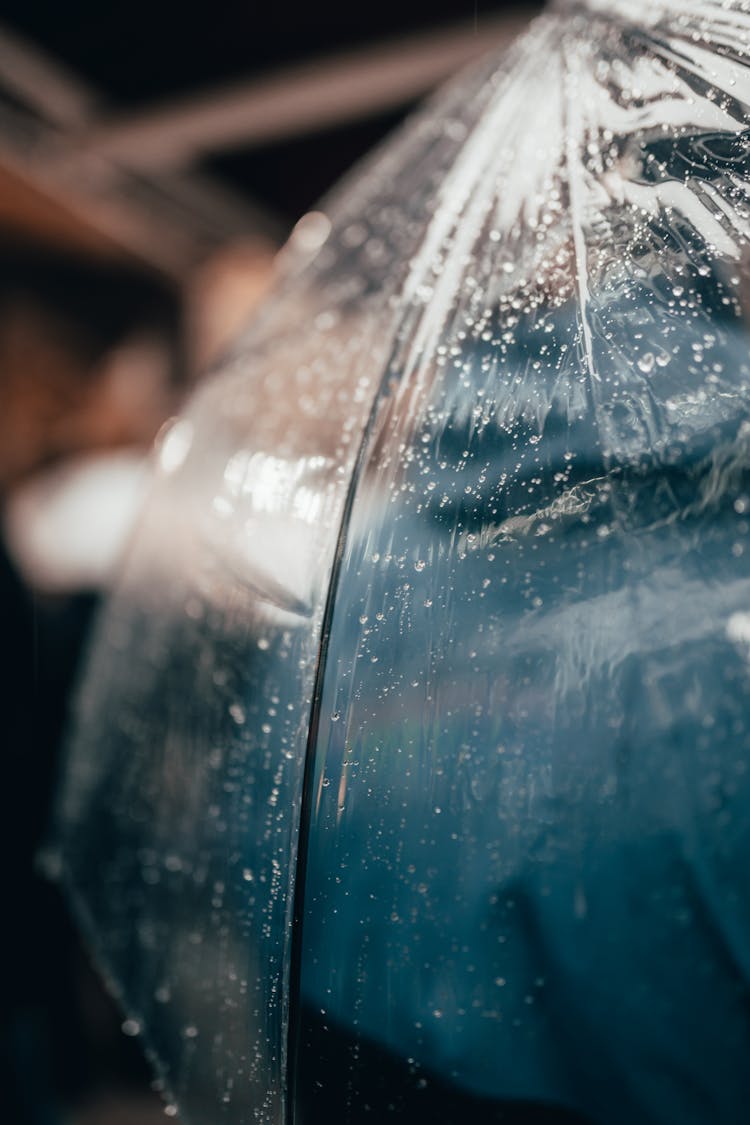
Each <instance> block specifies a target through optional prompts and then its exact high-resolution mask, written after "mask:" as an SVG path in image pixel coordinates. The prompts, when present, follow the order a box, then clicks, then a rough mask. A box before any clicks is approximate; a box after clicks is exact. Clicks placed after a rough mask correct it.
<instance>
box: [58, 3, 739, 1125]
mask: <svg viewBox="0 0 750 1125" xmlns="http://www.w3.org/2000/svg"><path fill="white" fill-rule="evenodd" d="M744 7H745V6H744V5H743V4H741V3H739V2H736V3H735V2H731V0H730V2H721V3H719V2H718V0H716V2H714V0H695V2H691V3H688V4H685V3H684V0H680V2H679V3H677V0H675V2H674V3H672V2H670V3H652V2H650V0H649V3H646V2H645V0H629V2H626V0H618V2H617V3H615V2H614V0H612V2H611V3H610V2H609V0H589V2H588V3H586V4H583V3H575V4H574V3H569V4H565V3H563V4H558V5H557V6H556V7H555V9H554V10H553V11H552V12H551V13H550V14H548V15H545V16H543V17H542V18H541V19H540V20H539V21H537V23H536V24H535V25H534V26H533V28H532V29H531V30H530V32H529V33H528V34H527V35H526V36H525V37H524V38H523V39H522V40H521V41H520V42H519V43H518V44H517V45H516V47H515V48H514V49H513V50H512V52H511V53H510V54H509V55H508V56H507V57H505V58H504V59H503V60H500V61H498V60H497V59H490V60H488V61H486V62H485V63H484V64H483V65H481V66H480V67H479V68H475V69H474V70H473V71H471V72H470V73H468V74H466V75H464V76H463V77H461V78H460V79H459V80H458V81H457V82H455V83H454V84H453V85H452V86H451V87H449V88H448V90H447V91H445V92H444V93H443V94H442V95H440V96H439V97H438V98H437V99H436V100H435V101H434V102H433V103H432V104H431V105H430V106H428V108H427V109H426V111H424V112H423V113H422V115H421V116H419V117H418V118H416V120H414V121H412V122H411V123H410V124H409V125H408V126H407V128H406V129H405V130H404V131H403V132H402V133H401V134H400V135H398V136H397V137H396V138H395V140H393V141H392V142H391V143H390V144H389V145H388V146H386V148H385V149H384V150H383V151H382V152H381V153H379V154H377V155H376V157H375V158H374V159H373V160H372V161H371V162H370V163H369V165H368V166H367V167H365V168H364V169H362V170H361V171H360V172H359V174H358V175H357V176H356V177H355V178H354V180H353V181H352V182H351V183H350V184H349V185H347V186H345V187H344V189H343V190H342V191H341V193H340V194H339V195H338V196H337V197H336V198H335V199H332V200H331V201H330V202H329V203H326V204H325V205H324V211H321V212H318V213H315V214H312V215H310V216H308V217H307V218H306V219H305V220H304V221H303V222H302V224H301V225H300V227H299V228H298V229H297V231H296V232H295V235H294V237H293V239H292V242H291V244H290V246H289V248H288V249H287V251H286V253H285V259H284V262H283V264H282V277H281V279H280V282H279V285H278V287H277V291H276V294H275V296H274V297H273V298H272V299H271V301H270V302H269V303H268V305H267V307H266V308H265V311H264V312H263V313H262V315H261V316H260V317H259V318H258V320H257V322H256V323H255V324H254V325H253V326H252V328H251V329H250V330H249V331H248V333H247V334H246V335H245V337H244V338H243V339H242V340H241V341H240V342H239V344H238V345H237V347H236V348H235V351H234V353H233V354H232V355H231V356H230V357H229V359H228V360H227V362H226V363H225V364H224V366H223V367H222V369H221V370H220V371H219V372H218V373H216V374H215V375H214V377H213V378H211V379H209V380H208V381H207V382H206V383H205V385H204V386H203V387H202V388H201V389H200V391H199V392H198V394H197V395H196V397H195V398H194V400H193V401H192V403H191V404H190V405H189V406H188V409H187V410H186V412H185V413H184V415H183V416H182V417H181V418H180V419H179V420H178V421H177V422H176V423H175V424H174V426H173V427H172V428H171V429H170V430H169V432H168V433H167V434H166V435H165V436H164V438H163V440H162V441H161V443H160V447H159V450H158V459H159V479H158V481H157V484H156V486H155V488H154V489H153V493H152V495H151V498H150V500H149V502H148V504H147V506H146V508H145V511H144V514H143V517H142V519H141V523H140V526H139V529H138V531H137V534H136V536H135V538H134V540H133V543H132V545H131V548H130V550H129V552H128V555H127V558H126V560H125V563H124V567H123V571H122V576H121V580H120V583H119V586H118V589H117V591H116V593H115V595H114V597H113V598H112V600H111V602H110V604H109V606H108V608H107V610H106V612H105V613H104V615H103V617H102V620H101V622H100V625H99V629H98V635H97V637H96V639H95V643H94V646H93V649H92V654H91V659H90V664H89V669H88V674H87V676H86V679H85V683H84V686H83V690H82V693H81V698H80V702H79V706H78V713H77V720H76V724H75V729H74V732H73V737H72V745H71V753H70V760H69V764H68V769H67V773H66V777H65V784H64V786H63V792H62V796H61V799H60V808H59V817H58V820H59V830H58V836H59V840H60V850H61V857H62V863H63V868H64V872H65V878H66V882H67V884H68V886H69V888H70V891H71V896H72V900H73V902H74V904H75V908H76V910H77V913H78V916H79V919H80V922H81V924H82V926H83V927H84V929H85V931H86V933H87V934H88V936H89V939H90V942H91V945H92V948H93V950H94V953H95V955H96V957H97V958H98V960H99V962H100V964H101V966H102V968H103V970H104V972H105V973H106V974H107V976H108V978H109V979H110V981H111V983H112V987H113V988H114V989H115V990H116V991H117V993H118V994H119V995H120V996H121V998H122V1003H123V1005H124V1007H125V1010H126V1012H127V1015H128V1020H127V1022H126V1027H127V1029H128V1030H130V1031H132V1032H133V1033H137V1032H142V1034H143V1036H144V1040H145V1042H146V1045H147V1048H148V1050H149V1051H150V1052H151V1054H152V1056H153V1059H154V1062H155V1064H156V1066H157V1068H158V1069H159V1071H160V1073H161V1076H162V1080H163V1082H164V1084H165V1088H166V1089H167V1091H168V1093H169V1096H170V1098H171V1099H172V1103H171V1104H174V1105H176V1106H177V1107H178V1108H179V1111H180V1113H181V1115H182V1116H183V1117H184V1120H185V1121H186V1122H191V1123H194V1125H199V1123H201V1122H206V1121H211V1122H219V1121H225V1122H227V1123H232V1125H234V1123H237V1125H239V1123H245V1122H267V1123H277V1122H282V1121H284V1120H288V1119H290V1117H294V1119H295V1120H297V1121H303V1122H317V1121H321V1120H330V1121H336V1122H338V1121H342V1122H343V1121H349V1122H357V1121H360V1119H361V1120H377V1119H380V1118H383V1117H388V1118H390V1117H392V1116H397V1115H398V1114H401V1115H402V1116H403V1117H404V1118H405V1119H406V1118H409V1119H413V1118H414V1116H415V1115H417V1116H419V1115H420V1114H424V1115H425V1116H429V1117H430V1119H431V1120H433V1121H446V1122H447V1121H451V1122H452V1121H458V1120H463V1119H464V1118H465V1117H466V1116H467V1115H468V1114H470V1113H471V1114H473V1115H474V1117H475V1119H478V1120H482V1121H484V1120H487V1121H494V1120H497V1121H500V1120H502V1121H506V1122H507V1121H531V1120H533V1121H541V1120H547V1119H549V1120H550V1121H553V1120H555V1121H558V1120H559V1121H563V1120H577V1121H593V1122H601V1123H602V1125H605V1123H606V1125H619V1123H622V1125H626V1123H627V1125H631V1123H632V1122H633V1121H636V1120H637V1121H644V1122H645V1121H648V1122H655V1123H660V1125H673V1123H674V1122H675V1121H680V1122H684V1123H686V1125H691V1123H696V1125H697V1123H699V1122H702V1123H705V1122H706V1121H711V1122H716V1123H727V1125H729V1123H730V1122H736V1121H737V1120H738V1119H739V1118H740V1117H741V1116H742V1113H744V1108H743V1109H740V1107H745V1106H746V1105H747V1104H748V1099H750V1066H749V1065H748V1057H749V1056H750V1008H749V1005H748V984H749V983H750V886H748V882H749V881H748V870H749V868H748V862H747V860H748V845H749V844H750V769H749V768H748V767H749V766H750V695H749V694H748V692H749V688H750V667H749V666H748V660H749V659H750V573H749V571H748V562H747V557H748V556H747V551H748V549H750V540H749V539H748V533H749V532H750V477H749V476H748V470H749V469H750V352H749V351H748V336H747V331H746V317H747V311H748V307H750V289H749V288H748V285H749V284H750V273H749V272H748V234H749V233H750V210H749V208H750V199H749V197H748V185H749V183H750V142H748V136H750V134H749V133H748V125H750V69H749V68H748V66H747V43H748V40H749V38H750V15H748V14H747V13H746V11H745V10H744ZM544 1114H546V1116H544Z"/></svg>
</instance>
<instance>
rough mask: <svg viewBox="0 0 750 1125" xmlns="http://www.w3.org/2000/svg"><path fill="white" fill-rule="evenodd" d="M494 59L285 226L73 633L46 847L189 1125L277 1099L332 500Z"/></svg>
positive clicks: (271, 1116)
mask: <svg viewBox="0 0 750 1125" xmlns="http://www.w3.org/2000/svg"><path fill="white" fill-rule="evenodd" d="M494 70H495V64H494V62H493V63H492V64H488V65H487V66H485V68H484V70H480V71H477V72H476V73H475V74H474V76H473V77H471V78H470V79H468V81H465V82H462V83H461V85H460V86H459V87H455V88H454V89H453V90H452V91H451V92H449V93H448V94H447V95H446V96H444V97H443V99H442V101H441V106H440V110H439V111H437V110H433V111H428V112H427V113H426V114H424V115H423V116H422V117H421V118H419V119H417V120H416V121H415V122H414V123H413V124H412V125H411V127H410V129H409V133H408V135H407V136H403V137H402V138H401V139H397V140H396V141H395V142H393V143H392V144H391V145H390V147H389V148H388V150H387V151H386V152H384V153H383V154H382V155H380V156H378V157H377V158H376V160H375V162H374V163H371V165H370V166H369V167H368V168H366V169H365V170H364V171H363V172H362V173H361V175H360V177H359V179H358V180H357V181H355V182H354V183H353V184H352V185H351V186H350V187H349V188H348V190H347V191H346V193H345V195H344V196H343V197H342V198H341V199H340V200H339V201H336V200H334V201H332V203H331V207H330V215H329V214H328V213H327V212H328V210H329V209H328V208H327V209H326V213H323V212H316V213H312V214H311V215H308V216H306V218H305V219H304V220H302V221H301V223H300V225H299V227H298V229H297V230H296V232H295V235H294V236H293V238H292V240H291V244H290V246H289V248H288V249H287V250H286V252H285V256H284V257H285V261H284V262H283V263H282V278H281V281H280V284H279V287H278V289H277V294H276V296H275V297H274V298H273V299H272V300H271V301H270V302H269V304H268V306H267V308H266V309H265V311H264V313H263V314H262V315H261V317H260V319H259V321H258V322H257V324H256V325H255V326H254V327H253V328H252V329H251V330H250V331H249V332H248V333H247V334H246V335H245V337H244V338H243V339H242V340H241V341H240V343H239V344H238V346H237V347H236V349H235V351H234V353H233V355H232V357H231V358H230V359H229V361H228V362H227V363H226V364H225V366H224V368H223V369H222V370H221V371H220V372H218V373H217V374H216V375H214V376H213V377H212V378H211V379H209V381H208V382H207V383H206V384H205V386H204V387H203V388H202V389H201V390H200V391H199V392H198V394H197V396H196V397H195V399H194V400H193V401H192V403H191V404H190V405H189V407H188V409H187V411H186V413H185V414H184V416H182V417H181V418H180V419H179V420H178V421H177V422H176V423H175V424H174V425H173V426H172V428H171V429H170V430H169V431H168V432H167V433H166V434H164V435H163V437H162V439H161V442H160V444H159V448H158V450H157V454H156V455H157V457H158V461H159V469H160V472H159V479H158V482H157V485H156V487H155V488H154V490H153V494H152V496H151V497H150V500H149V502H148V504H147V506H146V509H145V512H144V514H143V517H142V519H141V522H140V526H139V528H138V530H137V533H136V535H135V537H134V540H133V543H132V546H131V548H130V550H129V553H128V556H127V558H126V560H125V564H124V567H123V573H122V575H121V578H120V582H119V586H118V589H117V592H116V594H115V596H114V598H113V599H112V601H111V603H110V605H109V606H108V608H107V609H106V612H105V613H104V615H103V618H102V620H101V622H100V624H99V628H98V631H97V636H96V638H95V641H94V644H93V646H92V651H91V656H90V660H89V665H88V670H87V674H86V677H85V683H84V687H83V690H82V693H81V698H80V701H79V704H78V708H77V715H76V721H75V724H74V731H73V736H72V739H71V749H70V761H69V763H68V768H67V773H66V777H65V784H64V786H63V792H62V796H61V799H60V808H59V815H58V821H59V827H58V833H57V834H58V840H59V850H60V856H61V862H62V865H63V869H64V875H65V880H66V882H67V884H68V886H69V888H70V890H71V895H72V899H73V902H74V905H75V909H76V912H77V915H78V918H79V920H80V923H81V924H82V926H83V927H84V929H85V931H86V933H87V935H88V938H89V941H90V945H91V947H92V950H93V953H94V955H95V957H96V959H97V961H98V963H99V965H100V966H101V967H102V969H103V970H104V972H105V973H106V975H107V977H108V979H109V982H110V985H111V987H112V989H113V990H114V991H115V993H116V994H117V995H118V996H119V997H120V999H121V1003H122V1005H123V1008H124V1011H125V1015H126V1017H127V1018H126V1020H125V1025H124V1027H125V1030H126V1031H127V1032H128V1033H129V1034H137V1035H142V1037H143V1039H144V1042H145V1044H146V1046H147V1049H148V1052H149V1055H150V1057H151V1058H152V1060H153V1062H154V1064H155V1066H156V1068H157V1070H158V1071H159V1074H160V1083H161V1085H162V1087H163V1088H164V1089H165V1091H166V1093H167V1095H168V1097H169V1098H170V1103H169V1107H168V1108H169V1111H170V1113H175V1112H179V1114H180V1119H181V1120H182V1121H184V1122H186V1123H188V1125H190V1123H194V1125H204V1123H205V1122H219V1121H224V1122H228V1123H232V1125H233V1123H237V1125H239V1123H245V1122H262V1123H266V1122H268V1123H271V1122H279V1121H281V1120H282V1119H283V1116H284V1096H285V1065H286V1063H285V1054H286V1043H287V1021H288V1015H287V1009H288V1003H289V991H288V976H289V958H290V945H291V911H292V888H293V881H294V872H295V863H296V854H297V837H298V833H299V817H300V801H301V789H302V779H303V770H304V757H305V747H306V742H307V737H308V724H309V719H310V706H311V697H312V692H313V685H314V677H315V669H316V661H317V656H318V647H319V643H320V630H321V621H322V615H323V607H324V604H325V599H326V596H327V592H328V584H329V577H330V571H331V565H332V560H333V555H334V550H335V546H336V541H337V537H338V534H339V528H340V523H341V519H342V509H343V504H344V500H345V496H346V492H347V488H348V484H349V480H350V477H351V474H352V471H353V464H354V460H355V458H356V455H357V452H358V448H359V445H360V440H361V433H362V429H363V426H364V423H365V420H366V418H367V415H368V412H369V410H370V407H371V403H372V399H373V396H374V393H375V390H376V389H377V387H378V385H379V383H380V381H381V379H382V374H383V370H384V365H385V362H386V358H387V354H388V349H389V346H390V340H391V337H392V335H393V330H394V328H395V324H396V321H395V319H394V317H395V313H394V309H395V305H394V302H395V300H396V297H397V295H398V293H399V291H400V290H401V288H402V287H403V285H404V279H405V276H406V273H407V271H408V262H409V260H410V257H411V253H412V251H413V250H414V249H416V247H417V246H418V245H419V242H420V240H421V237H422V235H423V231H424V222H425V218H424V217H425V216H427V215H429V214H430V213H431V211H432V208H433V206H434V202H433V201H434V198H435V195H436V192H437V190H438V189H439V186H440V184H441V183H442V178H443V175H444V174H445V171H446V169H447V168H449V167H450V166H451V164H452V162H453V160H454V157H455V154H456V152H457V151H458V149H459V148H460V145H461V143H462V140H463V137H464V136H465V133H466V129H467V128H468V127H469V126H470V125H471V124H472V123H473V122H474V121H475V120H476V118H477V117H478V116H480V115H481V112H482V110H483V107H484V105H485V103H486V102H487V100H488V98H489V97H491V92H492V89H493V87H494V81H495V80H494V78H493V72H494ZM413 199H417V200H418V201H419V206H418V207H413V206H412V200H413Z"/></svg>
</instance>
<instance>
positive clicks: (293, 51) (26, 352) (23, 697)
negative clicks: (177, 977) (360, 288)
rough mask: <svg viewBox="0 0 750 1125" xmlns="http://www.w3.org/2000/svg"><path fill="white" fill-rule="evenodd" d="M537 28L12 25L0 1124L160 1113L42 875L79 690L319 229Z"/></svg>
mask: <svg viewBox="0 0 750 1125" xmlns="http://www.w3.org/2000/svg"><path fill="white" fill-rule="evenodd" d="M538 7H539V5H538V4H534V3H528V4H523V3H515V4H505V5H504V4H502V3H495V4H487V3H479V2H477V0H429V3H428V2H427V0H409V2H408V3H403V0H400V2H399V0H380V2H379V3H378V4H377V5H374V6H371V7H370V6H362V5H354V4H344V3H343V2H342V3H337V2H334V0H325V2H323V3H321V4H317V5H316V4H306V5H303V4H301V3H299V4H292V5H290V4H288V3H286V4H277V5H273V4H270V5H269V4H262V5H261V4H260V3H258V2H257V0H255V2H254V0H244V2H240V0H212V3H211V4H194V5H185V4H183V3H180V4H177V3H169V2H166V0H148V2H147V0H131V2H130V3H128V4H127V5H112V4H101V3H94V2H93V0H66V2H65V3H64V4H61V3H54V4H53V3H52V2H49V3H43V2H36V3H35V2H33V0H31V2H29V0H5V3H4V5H3V8H2V21H3V22H2V24H0V614H1V617H0V620H1V621H2V626H3V628H2V662H3V666H2V678H1V680H0V683H2V718H1V719H0V724H1V725H0V731H1V732H2V733H1V735H0V746H2V749H3V755H4V759H5V760H4V765H5V767H6V772H5V778H4V782H5V783H4V785H3V786H2V793H3V803H4V808H3V810H2V816H0V824H2V830H3V832H4V833H5V834H6V838H5V840H4V841H3V846H2V849H1V850H0V855H1V856H2V861H1V862H2V877H3V899H4V901H3V915H4V919H5V926H4V929H5V936H6V941H5V943H4V952H3V955H2V958H1V959H0V974H1V976H2V984H1V986H0V997H2V1011H1V1013H0V1017H1V1023H0V1098H2V1105H1V1106H0V1114H1V1115H2V1119H3V1121H5V1122H8V1123H10V1125H31V1123H34V1125H37V1123H38V1125H42V1123H44V1125H58V1123H61V1122H69V1123H72V1125H98V1123H102V1125H103V1123H105V1122H106V1123H108V1125H131V1123H132V1125H138V1123H140V1125H147V1123H148V1122H149V1121H157V1120H162V1115H163V1109H162V1103H161V1101H160V1099H159V1096H158V1092H156V1091H155V1090H154V1089H153V1088H152V1085H151V1076H150V1074H149V1072H148V1069H147V1067H146V1066H145V1064H144V1062H143V1061H142V1059H141V1057H140V1054H139V1050H138V1047H137V1045H136V1044H135V1043H134V1041H133V1040H132V1039H129V1038H128V1036H127V1031H128V1027H127V1023H126V1024H125V1025H123V1023H122V1016H121V1015H120V1014H119V1013H118V1012H117V1010H116V1009H115V1007H114V1006H113V1004H112V1003H111V1001H110V1000H109V999H108V997H107V996H106V994H105V992H104V990H103V989H102V987H101V986H100V984H99V982H98V980H97V978H96V976H95V974H94V973H93V971H92V970H91V968H90V966H89V965H88V962H87V960H86V955H85V952H84V951H83V950H82V949H81V948H80V946H79V944H78V942H77V939H76V936H75V934H74V932H73V930H72V927H71V926H70V924H69V922H68V920H67V915H66V912H65V908H64V904H63V903H62V902H61V901H60V899H59V896H58V892H57V891H56V889H55V887H54V886H53V885H51V884H49V883H48V882H46V881H45V879H44V878H42V877H41V875H39V874H38V873H37V870H36V866H37V864H36V859H35V857H36V856H37V854H38V851H39V848H40V845H41V843H42V841H43V838H44V831H45V825H46V821H47V816H48V810H49V802H50V796H51V793H52V791H53V788H54V783H55V776H56V771H57V769H58V767H59V750H60V744H61V740H62V735H63V731H64V728H65V720H66V714H67V710H68V706H69V699H70V694H71V691H72V689H73V686H74V684H75V677H76V670H77V668H78V666H79V663H80V659H81V654H82V652H83V651H84V649H85V642H86V637H87V633H88V629H89V627H90V623H91V620H92V617H93V615H94V613H95V611H96V606H97V604H98V603H99V601H100V599H101V598H102V596H103V595H104V594H105V593H106V590H107V588H108V585H109V584H110V582H111V579H112V574H113V572H114V569H115V567H116V559H117V557H118V554H119V552H120V551H121V549H122V546H123V543H124V542H125V541H126V539H127V535H128V533H129V530H130V527H131V526H132V521H133V519H134V518H135V516H136V514H137V511H138V507H139V504H140V502H141V498H142V496H143V494H144V491H145V489H146V488H147V487H148V477H149V460H148V450H149V448H150V446H151V444H152V442H153V439H154V437H155V435H156V434H157V433H158V431H159V430H160V428H161V427H162V426H163V425H164V423H165V422H166V421H167V419H169V418H170V417H171V416H173V415H174V413H175V412H176V411H177V410H179V407H180V403H181V401H182V400H183V398H184V396H185V395H186V394H187V393H189V390H190V388H191V386H192V385H193V384H194V383H195V381H196V380H197V379H198V378H200V377H201V374H202V373H203V372H206V371H208V370H210V369H211V367H212V365H215V364H216V363H217V362H218V361H219V359H220V356H221V354H222V351H223V350H224V349H225V348H226V346H227V345H228V343H229V342H230V341H231V339H232V337H233V336H234V335H235V334H236V332H237V331H238V330H239V329H240V328H241V326H242V325H243V323H244V322H246V321H247V320H248V319H249V318H250V317H251V315H252V312H253V309H254V307H255V306H256V305H257V304H258V302H259V301H260V300H261V299H262V297H263V295H264V293H265V292H266V291H267V289H268V287H269V285H270V284H271V281H272V278H273V272H274V257H275V254H276V251H277V250H278V248H279V247H280V246H281V245H282V244H283V242H284V241H285V239H286V237H287V236H288V234H289V232H290V231H291V230H292V228H293V227H294V225H295V224H296V223H297V222H298V221H299V220H300V218H301V217H302V216H303V215H304V214H305V213H306V212H307V211H308V210H310V209H311V208H314V207H315V206H316V203H317V201H318V200H319V198H320V197H321V196H322V195H324V194H325V193H326V192H327V191H328V189H329V188H330V187H332V186H333V185H334V184H335V183H336V181H337V180H338V179H339V178H340V177H341V176H342V175H343V174H345V173H346V172H347V171H348V169H349V168H350V167H351V166H352V165H353V164H355V163H356V161H357V160H358V159H359V158H360V157H361V156H362V155H363V154H364V153H366V152H367V151H368V150H369V149H371V148H372V147H373V146H374V145H375V144H377V143H378V142H379V141H380V140H381V139H382V138H383V137H384V136H386V134H387V133H388V132H389V131H391V130H392V129H393V128H394V127H396V126H397V125H398V124H399V122H400V121H401V120H402V119H403V118H404V117H405V116H406V114H408V113H409V112H410V110H411V109H413V107H414V106H415V105H416V104H418V102H419V101H420V100H421V99H422V98H424V97H425V96H426V95H428V94H429V93H430V91H431V90H432V89H433V88H435V87H436V86H438V85H439V84H440V83H441V82H442V81H444V80H445V79H446V78H448V77H449V76H450V75H451V74H453V73H454V72H456V71H458V70H459V69H460V68H461V67H463V66H465V65H467V64H468V63H470V61H471V60H472V59H473V58H475V57H477V56H479V55H481V54H483V53H484V52H486V51H489V50H492V49H493V48H494V49H502V47H503V45H505V44H507V43H509V42H510V41H511V40H512V39H513V38H514V37H515V36H516V35H517V34H518V32H519V31H520V30H522V28H523V26H524V24H525V23H526V22H527V20H528V19H529V18H530V17H531V16H532V15H533V14H534V12H535V11H536V9H537V8H538Z"/></svg>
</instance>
